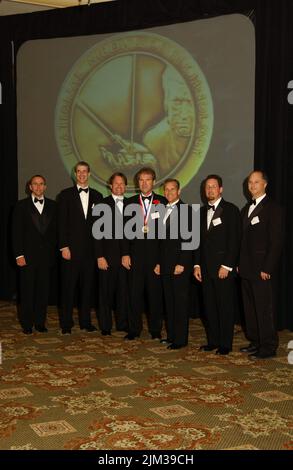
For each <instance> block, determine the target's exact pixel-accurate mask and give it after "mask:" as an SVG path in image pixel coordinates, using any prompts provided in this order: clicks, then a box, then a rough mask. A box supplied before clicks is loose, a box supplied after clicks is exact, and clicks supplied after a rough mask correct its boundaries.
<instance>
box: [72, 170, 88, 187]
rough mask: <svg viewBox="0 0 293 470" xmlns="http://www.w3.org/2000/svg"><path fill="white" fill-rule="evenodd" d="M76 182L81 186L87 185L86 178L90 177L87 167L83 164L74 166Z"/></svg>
mask: <svg viewBox="0 0 293 470" xmlns="http://www.w3.org/2000/svg"><path fill="white" fill-rule="evenodd" d="M75 176H76V182H77V184H78V185H79V186H81V187H82V188H83V187H85V186H87V185H88V179H89V177H90V172H89V171H88V168H87V167H86V166H84V165H80V166H78V167H77V168H76V173H75Z"/></svg>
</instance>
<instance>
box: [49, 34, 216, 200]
mask: <svg viewBox="0 0 293 470" xmlns="http://www.w3.org/2000/svg"><path fill="white" fill-rule="evenodd" d="M212 129H213V107H212V99H211V94H210V90H209V87H208V83H207V81H206V79H205V77H204V75H203V73H202V71H201V69H200V67H199V66H198V64H197V63H196V61H195V60H194V58H193V57H192V56H191V55H190V54H189V53H188V52H187V51H186V50H185V49H184V48H183V47H181V46H180V45H178V44H177V43H175V42H174V41H172V40H171V39H169V38H167V37H164V36H162V35H158V34H154V33H149V32H131V33H124V34H121V35H114V36H111V37H110V38H108V39H105V40H103V41H100V42H99V43H97V44H96V45H95V46H93V47H92V48H90V49H89V50H88V51H86V52H85V53H84V54H83V55H82V56H81V57H80V59H79V60H78V61H77V62H76V63H75V64H74V66H73V68H72V69H71V70H70V72H69V74H68V76H67V78H66V80H65V81H64V83H63V86H62V90H61V92H60V94H59V97H58V102H57V106H56V118H55V134H56V140H57V145H58V149H59V152H60V156H61V158H62V161H63V163H64V165H65V167H66V169H67V170H68V172H69V174H70V173H71V171H72V167H73V166H74V165H75V164H76V163H77V162H78V161H81V160H85V161H87V162H88V163H89V164H90V166H91V180H90V184H91V186H92V187H95V188H96V189H98V190H99V191H102V192H103V193H104V194H105V188H106V184H107V180H108V178H109V175H110V174H112V173H113V172H115V171H122V172H123V173H124V174H125V175H126V176H127V178H128V181H129V182H130V184H129V185H128V188H127V191H128V194H129V193H133V192H134V191H135V185H134V182H133V178H134V175H135V173H136V172H137V171H138V170H139V169H140V168H141V167H142V166H148V167H152V168H153V169H154V170H155V172H156V175H157V179H156V185H155V189H156V188H158V187H159V186H161V184H162V182H163V181H164V180H165V179H166V178H170V177H172V178H177V179H179V180H180V182H181V187H182V188H183V187H184V186H185V185H187V184H188V183H189V181H190V180H191V179H192V178H193V176H194V175H195V174H196V173H197V171H198V169H199V168H200V166H201V164H202V163H203V161H204V158H205V156H206V153H207V150H208V147H209V144H210V140H211V135H212ZM132 182H133V183H132Z"/></svg>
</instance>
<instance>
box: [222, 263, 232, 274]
mask: <svg viewBox="0 0 293 470" xmlns="http://www.w3.org/2000/svg"><path fill="white" fill-rule="evenodd" d="M221 266H222V268H225V269H227V270H228V271H230V272H231V271H233V268H230V267H229V266H225V265H224V264H221Z"/></svg>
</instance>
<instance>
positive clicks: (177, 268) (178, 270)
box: [174, 264, 184, 275]
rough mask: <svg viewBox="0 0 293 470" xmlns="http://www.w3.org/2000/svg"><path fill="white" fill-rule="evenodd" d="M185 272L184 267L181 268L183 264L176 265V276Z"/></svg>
mask: <svg viewBox="0 0 293 470" xmlns="http://www.w3.org/2000/svg"><path fill="white" fill-rule="evenodd" d="M183 271H184V266H181V264H176V266H175V269H174V274H175V275H177V274H182V273H183Z"/></svg>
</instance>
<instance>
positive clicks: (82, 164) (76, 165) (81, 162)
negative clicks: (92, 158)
mask: <svg viewBox="0 0 293 470" xmlns="http://www.w3.org/2000/svg"><path fill="white" fill-rule="evenodd" d="M79 166H86V167H87V170H88V172H89V173H90V171H91V168H90V166H89V164H88V163H87V162H83V161H80V162H77V163H76V164H75V165H74V173H76V172H77V168H78V167H79Z"/></svg>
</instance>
